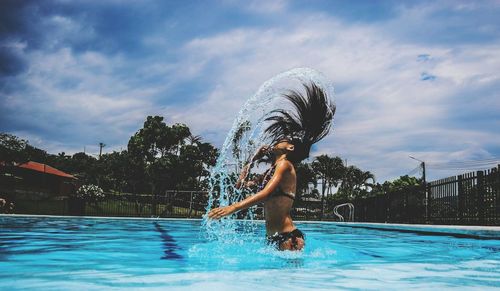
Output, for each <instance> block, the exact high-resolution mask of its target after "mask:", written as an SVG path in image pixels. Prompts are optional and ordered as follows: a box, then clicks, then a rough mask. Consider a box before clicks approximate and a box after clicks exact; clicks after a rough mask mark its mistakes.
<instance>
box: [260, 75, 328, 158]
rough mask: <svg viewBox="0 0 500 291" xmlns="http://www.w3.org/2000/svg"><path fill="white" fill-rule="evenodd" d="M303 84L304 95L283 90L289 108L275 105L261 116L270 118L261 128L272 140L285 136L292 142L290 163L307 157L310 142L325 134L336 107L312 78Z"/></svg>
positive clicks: (285, 138)
mask: <svg viewBox="0 0 500 291" xmlns="http://www.w3.org/2000/svg"><path fill="white" fill-rule="evenodd" d="M303 86H304V89H305V93H306V94H305V96H304V95H303V94H301V92H298V91H294V90H291V91H289V92H288V93H286V94H283V97H284V98H285V99H286V100H288V101H289V102H290V103H291V104H292V108H293V111H287V110H285V109H276V110H273V111H271V112H270V113H269V115H270V116H269V117H267V118H266V119H265V121H268V122H271V124H270V125H269V126H268V127H267V128H266V129H265V131H264V132H265V134H266V135H267V136H268V137H269V139H270V140H271V142H272V144H275V143H277V142H279V141H283V140H287V141H288V142H290V143H291V144H293V145H294V146H295V149H294V151H293V152H292V153H290V154H289V159H290V160H291V161H292V162H294V163H298V162H300V161H302V160H304V159H306V158H308V157H309V152H310V151H311V146H312V145H313V144H315V143H317V142H318V141H320V140H321V139H323V138H324V137H325V136H326V135H327V134H328V132H329V131H330V128H331V126H332V123H333V116H334V114H335V110H336V107H335V105H334V104H333V103H332V102H331V101H330V99H329V98H328V96H327V95H326V93H325V91H324V90H323V89H322V88H320V87H319V86H317V85H316V84H315V83H313V82H311V83H309V84H303Z"/></svg>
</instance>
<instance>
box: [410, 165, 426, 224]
mask: <svg viewBox="0 0 500 291" xmlns="http://www.w3.org/2000/svg"><path fill="white" fill-rule="evenodd" d="M409 157H410V159H413V160H415V161H418V162H420V163H421V165H422V180H423V184H424V191H425V218H426V219H427V220H429V193H427V182H426V180H425V162H424V161H422V160H419V159H417V158H415V157H412V156H409Z"/></svg>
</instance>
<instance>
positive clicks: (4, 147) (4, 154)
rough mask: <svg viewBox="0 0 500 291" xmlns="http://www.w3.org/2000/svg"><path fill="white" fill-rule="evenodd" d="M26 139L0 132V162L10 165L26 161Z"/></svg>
mask: <svg viewBox="0 0 500 291" xmlns="http://www.w3.org/2000/svg"><path fill="white" fill-rule="evenodd" d="M27 144H28V142H27V141H25V140H23V139H20V138H18V137H17V136H14V135H12V134H8V133H0V162H4V163H6V164H9V165H12V164H14V163H22V162H26V161H27V158H28V157H27V155H26V152H25V149H26V145H27Z"/></svg>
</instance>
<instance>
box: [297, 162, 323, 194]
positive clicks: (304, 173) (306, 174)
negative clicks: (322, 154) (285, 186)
mask: <svg viewBox="0 0 500 291" xmlns="http://www.w3.org/2000/svg"><path fill="white" fill-rule="evenodd" d="M295 172H296V174H297V189H296V193H297V200H300V199H301V197H302V196H303V194H305V192H306V191H307V190H308V189H309V184H313V185H314V188H315V190H316V187H317V185H318V181H317V177H316V173H315V172H314V170H313V168H312V166H311V165H310V164H308V163H300V164H298V165H297V167H296V168H295Z"/></svg>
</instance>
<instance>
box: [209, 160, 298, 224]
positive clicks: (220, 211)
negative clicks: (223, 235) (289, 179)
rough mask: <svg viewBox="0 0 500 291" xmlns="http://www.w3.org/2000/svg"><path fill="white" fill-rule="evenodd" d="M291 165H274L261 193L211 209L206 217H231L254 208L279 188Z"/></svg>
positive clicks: (282, 162)
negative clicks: (238, 212) (272, 172)
mask: <svg viewBox="0 0 500 291" xmlns="http://www.w3.org/2000/svg"><path fill="white" fill-rule="evenodd" d="M290 168H291V165H290V163H289V162H286V161H281V162H279V163H278V164H277V165H276V171H275V172H274V175H273V177H272V178H271V180H270V181H269V182H268V183H267V185H266V187H264V189H262V190H261V191H259V192H257V193H256V194H255V195H252V196H249V197H247V198H245V199H243V200H242V201H240V202H237V203H234V204H232V205H229V206H226V207H218V208H215V209H212V210H211V211H210V212H209V213H208V217H209V218H211V219H220V218H222V217H224V216H228V215H231V214H233V213H235V212H236V211H240V210H243V209H247V208H249V207H252V206H254V205H255V204H258V203H260V202H262V201H264V200H266V199H267V198H268V197H269V195H271V193H273V192H274V190H276V188H278V187H279V185H280V183H281V180H282V179H283V176H284V174H285V173H286V172H287V171H290Z"/></svg>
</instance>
